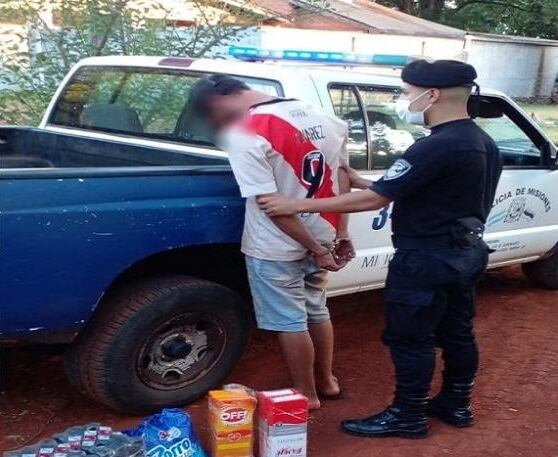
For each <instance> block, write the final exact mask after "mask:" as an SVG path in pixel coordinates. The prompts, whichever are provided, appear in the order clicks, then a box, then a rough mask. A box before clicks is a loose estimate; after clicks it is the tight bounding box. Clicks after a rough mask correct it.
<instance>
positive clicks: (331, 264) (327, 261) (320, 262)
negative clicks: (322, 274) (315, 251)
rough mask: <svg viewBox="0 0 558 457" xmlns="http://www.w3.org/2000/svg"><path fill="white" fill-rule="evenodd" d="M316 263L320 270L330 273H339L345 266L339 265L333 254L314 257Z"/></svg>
mask: <svg viewBox="0 0 558 457" xmlns="http://www.w3.org/2000/svg"><path fill="white" fill-rule="evenodd" d="M314 262H316V265H317V266H318V267H320V268H323V269H324V270H328V271H339V270H340V269H341V268H343V267H344V266H345V265H339V264H338V263H337V261H336V260H335V257H334V256H333V253H332V252H328V253H327V254H322V255H314Z"/></svg>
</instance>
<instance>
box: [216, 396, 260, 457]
mask: <svg viewBox="0 0 558 457" xmlns="http://www.w3.org/2000/svg"><path fill="white" fill-rule="evenodd" d="M208 403H209V426H210V429H211V441H212V446H211V455H212V456H213V457H252V456H253V447H254V446H253V442H254V412H255V409H256V398H255V397H254V396H253V395H251V394H250V393H249V392H247V391H246V390H245V389H241V388H239V389H230V390H213V391H211V392H209V397H208Z"/></svg>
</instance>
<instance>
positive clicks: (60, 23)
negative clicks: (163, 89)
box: [0, 0, 262, 123]
mask: <svg viewBox="0 0 558 457" xmlns="http://www.w3.org/2000/svg"><path fill="white" fill-rule="evenodd" d="M181 1H182V4H183V6H184V10H183V11H185V12H187V13H188V12H189V13H190V14H189V16H190V17H191V18H192V19H191V21H189V22H187V23H184V22H183V21H177V20H173V19H172V18H171V17H170V13H171V11H170V10H169V9H168V8H166V7H164V6H163V5H162V4H160V3H158V2H155V1H152V0H49V1H47V2H45V1H42V0H8V1H4V2H2V4H1V5H0V17H2V18H3V22H4V21H13V22H16V23H19V24H24V26H25V29H26V33H20V34H18V35H17V36H16V37H15V40H14V41H13V44H12V45H11V46H10V48H11V49H10V51H11V52H10V53H4V54H3V55H1V56H0V67H1V68H2V71H1V72H0V87H2V86H4V87H5V88H7V90H4V93H5V94H6V93H8V94H9V96H10V100H11V101H12V103H0V119H2V120H3V121H4V122H8V123H19V122H22V121H23V122H26V123H36V122H38V120H39V119H40V118H41V116H42V114H43V113H44V111H45V109H46V106H47V105H48V102H49V100H50V99H51V97H52V95H53V93H54V91H55V90H56V87H57V86H58V84H59V83H60V81H61V80H62V78H63V77H64V75H65V74H66V73H67V72H68V71H69V70H70V68H71V67H72V66H73V65H74V64H75V63H76V62H77V61H78V60H80V59H82V58H85V57H90V56H102V55H109V54H110V55H114V54H116V55H133V54H140V55H168V56H190V57H201V56H207V55H210V56H215V55H219V54H220V53H222V50H223V46H224V45H226V44H229V43H231V42H234V41H236V40H238V39H240V38H241V37H242V36H244V34H245V33H247V32H248V31H249V30H250V29H251V28H253V27H254V26H255V25H257V23H258V21H260V20H261V19H262V18H261V17H260V16H258V15H257V14H256V13H253V14H252V13H251V12H249V11H247V10H246V9H239V8H235V7H232V6H230V3H229V2H225V1H218V0H205V1H203V0H181ZM45 5H48V7H45ZM4 18H5V19H4ZM4 98H6V97H5V96H4ZM15 105H17V109H15V108H14V106H15Z"/></svg>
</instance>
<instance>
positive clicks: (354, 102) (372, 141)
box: [328, 83, 427, 291]
mask: <svg viewBox="0 0 558 457" xmlns="http://www.w3.org/2000/svg"><path fill="white" fill-rule="evenodd" d="M328 92H329V97H330V99H331V103H332V105H333V111H334V113H335V114H336V115H337V116H338V117H340V118H341V119H343V120H345V121H346V122H347V125H348V129H349V141H348V144H347V148H348V152H349V158H350V163H351V166H352V167H353V168H355V169H356V170H359V171H361V173H362V175H363V176H365V177H366V178H367V179H370V180H376V179H379V178H380V177H381V176H382V175H383V174H384V172H385V170H386V169H387V168H389V167H390V166H391V164H392V163H393V162H394V161H395V160H397V158H399V157H400V156H401V155H402V154H403V152H404V151H405V149H407V148H408V147H409V146H410V145H411V144H413V143H414V141H415V139H416V138H419V137H421V136H424V135H426V134H427V132H426V130H425V129H422V128H417V127H415V126H411V125H408V124H405V123H403V122H402V121H400V120H399V118H398V117H397V115H396V114H395V111H394V100H395V99H396V98H397V96H398V91H397V90H396V89H395V88H387V87H383V88H382V87H373V86H364V85H356V84H345V83H343V84H337V83H336V84H330V85H329V86H328ZM390 217H391V205H390V206H389V207H387V208H383V209H381V210H379V211H371V212H366V213H359V214H353V215H351V218H350V230H351V234H352V237H353V240H354V243H355V248H356V251H357V257H356V259H355V260H354V261H353V262H351V263H350V265H349V266H348V267H347V268H345V269H343V270H341V271H340V272H338V273H335V274H334V275H333V278H332V289H333V290H334V291H336V290H344V289H346V288H349V287H351V286H357V287H359V288H360V289H370V288H374V287H380V286H381V285H382V284H383V283H384V281H385V277H386V274H387V266H388V263H389V261H390V259H391V256H392V254H393V247H392V243H391V221H390Z"/></svg>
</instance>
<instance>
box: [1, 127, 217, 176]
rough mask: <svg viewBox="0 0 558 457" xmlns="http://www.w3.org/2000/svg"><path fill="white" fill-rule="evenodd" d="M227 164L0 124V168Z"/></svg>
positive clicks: (145, 147)
mask: <svg viewBox="0 0 558 457" xmlns="http://www.w3.org/2000/svg"><path fill="white" fill-rule="evenodd" d="M217 164H222V165H226V164H227V161H226V159H222V158H217V157H209V156H202V155H195V154H187V153H184V152H179V151H173V150H165V149H161V148H153V147H149V146H140V145H131V144H126V143H117V142H114V140H113V141H106V140H100V139H93V138H86V137H80V136H76V135H68V134H63V133H59V132H50V131H48V130H44V129H38V128H33V127H0V168H2V169H6V168H12V169H13V168H76V167H131V166H132V167H133V166H139V167H141V166H189V165H217Z"/></svg>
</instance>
